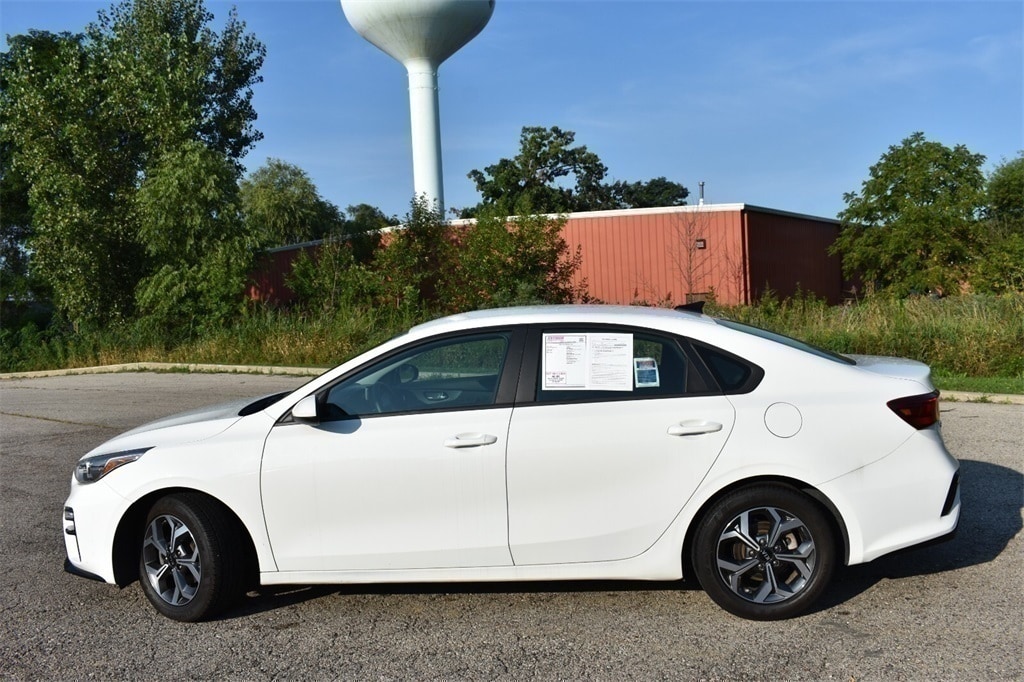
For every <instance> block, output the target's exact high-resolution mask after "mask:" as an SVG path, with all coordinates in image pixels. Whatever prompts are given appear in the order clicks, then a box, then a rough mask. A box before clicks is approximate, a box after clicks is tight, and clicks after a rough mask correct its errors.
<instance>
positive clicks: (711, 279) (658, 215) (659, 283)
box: [250, 204, 844, 304]
mask: <svg viewBox="0 0 1024 682" xmlns="http://www.w3.org/2000/svg"><path fill="white" fill-rule="evenodd" d="M562 234H563V236H564V238H565V241H566V242H567V243H568V245H569V248H570V249H571V250H572V251H575V250H576V248H577V247H579V248H580V250H581V253H582V256H583V261H582V265H581V267H580V270H579V272H578V273H577V275H576V277H577V282H578V281H581V280H583V279H585V280H586V282H587V288H588V290H589V292H590V295H591V296H593V297H594V298H596V299H598V300H600V301H603V302H605V303H626V304H628V303H637V302H648V303H660V302H665V301H671V302H672V303H675V304H678V303H685V302H687V301H693V300H702V299H703V298H705V297H707V296H708V294H710V293H711V292H714V295H715V297H716V299H717V300H718V301H719V302H721V303H725V304H747V303H752V302H754V301H756V300H757V299H758V298H760V297H761V296H762V295H763V294H764V293H765V291H767V290H768V289H771V290H773V291H775V292H776V293H777V294H778V296H780V297H786V296H790V295H792V294H794V293H796V291H797V290H800V291H804V292H807V293H812V294H814V295H815V296H817V297H819V298H824V299H825V300H827V301H828V302H830V303H839V302H841V301H842V300H843V296H844V280H843V275H842V267H841V263H840V260H839V258H838V257H835V256H830V255H829V254H828V247H829V246H830V245H831V244H832V242H833V241H835V239H836V236H837V235H838V234H839V223H838V221H835V220H828V219H825V218H815V217H812V216H806V215H800V214H796V213H789V212H786V211H777V210H774V209H769V208H762V207H760V206H750V205H747V204H705V205H701V206H673V207H667V208H643V209H629V210H622V211H593V212H588V213H571V214H569V215H568V216H567V221H566V224H565V227H564V228H563V232H562ZM310 248H316V244H315V243H312V244H298V245H295V246H289V247H282V248H279V249H273V250H271V251H270V252H268V254H267V260H266V261H265V264H264V266H263V268H261V270H260V271H259V272H257V273H255V274H254V278H253V279H254V284H253V286H252V287H251V289H250V295H251V296H252V297H253V298H254V299H258V300H264V301H267V302H271V303H279V304H287V303H289V302H290V301H291V299H292V297H293V294H292V292H291V291H290V290H289V289H288V288H287V286H286V285H285V277H286V275H287V273H288V272H289V271H290V269H291V262H292V261H293V260H294V258H295V257H296V256H297V255H298V254H299V253H300V252H301V250H303V249H310Z"/></svg>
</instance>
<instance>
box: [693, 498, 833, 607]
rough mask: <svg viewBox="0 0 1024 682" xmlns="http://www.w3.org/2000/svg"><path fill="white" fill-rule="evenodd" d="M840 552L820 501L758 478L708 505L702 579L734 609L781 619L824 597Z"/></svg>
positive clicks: (699, 549)
mask: <svg viewBox="0 0 1024 682" xmlns="http://www.w3.org/2000/svg"><path fill="white" fill-rule="evenodd" d="M835 557H836V541H835V534H834V532H833V530H832V527H831V526H830V524H829V522H828V519H827V517H826V516H825V512H824V511H823V510H822V509H821V507H820V506H819V505H818V503H817V502H815V501H814V500H812V499H811V498H809V497H807V496H806V495H804V494H803V493H801V492H799V491H797V490H794V489H793V488H789V487H787V486H782V485H757V486H751V487H748V488H742V489H739V490H736V491H734V492H732V493H729V494H728V495H726V496H725V497H723V498H722V499H720V500H718V501H717V502H716V503H715V504H714V505H713V506H712V507H711V509H709V510H708V513H707V514H706V515H705V516H704V518H703V519H702V520H701V522H700V526H699V527H698V529H697V535H696V537H695V540H694V543H693V556H692V561H693V566H694V570H695V572H696V574H697V578H698V580H699V581H700V584H701V587H703V588H704V591H705V592H707V593H708V596H710V597H711V598H712V599H713V600H714V601H715V602H716V603H717V604H718V605H719V606H721V607H722V608H724V609H725V610H726V611H729V612H730V613H733V614H735V615H737V616H741V617H743V618H750V619H753V620H779V619H782V618H791V617H793V616H796V615H799V614H800V613H803V612H804V611H806V610H807V609H808V608H809V607H810V606H811V605H812V604H813V603H814V602H815V601H817V599H818V598H819V597H820V596H821V594H822V592H823V591H824V590H825V588H826V587H827V586H828V582H829V580H830V579H831V577H832V572H833V569H834V566H835Z"/></svg>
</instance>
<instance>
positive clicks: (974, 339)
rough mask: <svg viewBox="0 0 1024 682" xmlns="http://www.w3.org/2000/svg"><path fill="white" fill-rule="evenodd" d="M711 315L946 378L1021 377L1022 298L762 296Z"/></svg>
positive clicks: (1023, 370)
mask: <svg viewBox="0 0 1024 682" xmlns="http://www.w3.org/2000/svg"><path fill="white" fill-rule="evenodd" d="M715 312H718V313H720V314H723V315H725V316H727V317H730V318H732V319H735V320H738V321H740V322H747V323H749V324H753V325H755V326H758V327H764V328H766V329H771V330H772V331H777V332H779V333H782V334H786V335H788V336H793V337H797V338H800V339H803V340H805V341H809V342H811V343H813V344H816V345H818V346H821V347H823V348H828V349H830V350H834V351H837V352H840V353H857V354H865V355H895V356H899V357H906V358H913V359H915V360H920V361H922V362H926V363H928V364H929V365H931V366H932V369H933V370H934V371H935V373H936V374H942V375H947V376H991V377H1015V378H1024V295H1022V294H1013V295H1003V296H960V297H952V298H944V299H933V298H927V297H921V298H912V299H889V298H883V297H875V298H869V299H867V300H865V301H862V302H860V303H857V304H854V305H848V306H828V305H826V304H825V303H824V302H822V301H818V300H815V299H813V298H805V297H796V298H793V299H788V300H785V301H778V300H776V299H774V298H772V297H770V296H769V297H767V298H766V299H764V300H762V301H761V302H760V303H759V304H758V305H755V306H749V307H728V308H723V307H718V308H717V309H716V311H715Z"/></svg>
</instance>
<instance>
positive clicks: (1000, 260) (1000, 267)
mask: <svg viewBox="0 0 1024 682" xmlns="http://www.w3.org/2000/svg"><path fill="white" fill-rule="evenodd" d="M985 195H986V206H985V220H984V222H983V223H982V225H981V230H980V237H979V239H978V242H979V247H980V250H981V257H980V258H978V259H977V263H976V265H975V268H974V271H973V273H972V277H971V284H972V285H973V286H974V287H975V288H976V289H978V290H981V291H994V292H1006V291H1024V152H1021V153H1019V154H1018V155H1017V158H1015V159H1011V160H1009V161H1003V163H1001V164H999V165H998V166H996V168H995V169H994V170H993V171H992V173H991V174H990V175H989V177H988V183H987V185H986V187H985Z"/></svg>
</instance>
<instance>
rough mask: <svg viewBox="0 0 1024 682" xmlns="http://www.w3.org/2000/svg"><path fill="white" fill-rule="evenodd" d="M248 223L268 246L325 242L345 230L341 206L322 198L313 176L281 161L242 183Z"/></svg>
mask: <svg viewBox="0 0 1024 682" xmlns="http://www.w3.org/2000/svg"><path fill="white" fill-rule="evenodd" d="M240 197H241V202H242V212H243V213H244V214H245V220H246V223H247V225H248V227H249V229H250V231H251V232H252V233H253V235H254V236H255V237H256V238H257V239H258V241H259V242H260V243H262V244H265V245H266V246H284V245H286V244H298V243H300V242H306V241H311V240H314V239H322V238H323V237H325V236H327V235H330V234H335V233H339V232H341V231H342V230H343V228H344V224H345V219H344V216H343V215H342V214H341V211H340V210H339V209H338V207H337V206H335V205H334V204H332V203H330V202H329V201H327V200H325V199H324V198H323V197H321V196H320V192H319V191H318V190H317V188H316V185H314V184H313V181H312V180H311V179H310V177H309V175H308V174H307V173H306V172H305V171H304V170H302V169H301V168H299V167H298V166H295V165H293V164H290V163H286V162H285V161H281V160H280V159H269V160H268V161H267V163H266V165H264V166H262V167H261V168H259V169H258V170H256V171H254V172H253V173H252V174H251V175H249V177H247V178H245V179H244V180H242V182H241V186H240Z"/></svg>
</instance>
